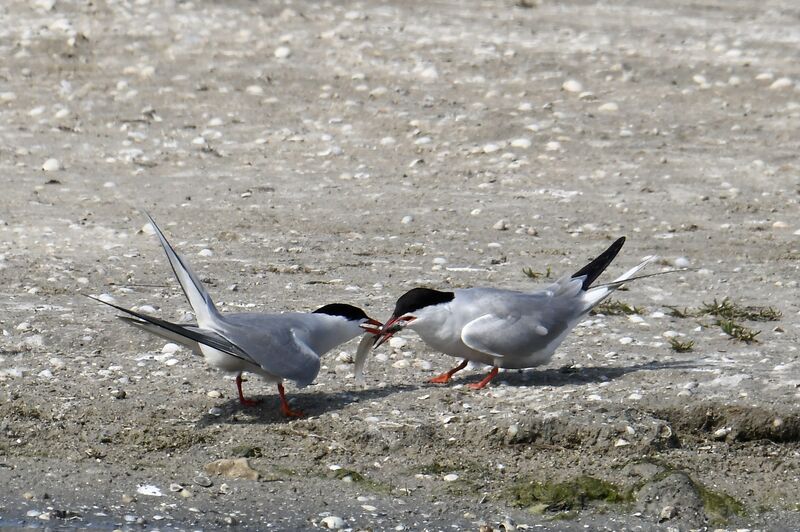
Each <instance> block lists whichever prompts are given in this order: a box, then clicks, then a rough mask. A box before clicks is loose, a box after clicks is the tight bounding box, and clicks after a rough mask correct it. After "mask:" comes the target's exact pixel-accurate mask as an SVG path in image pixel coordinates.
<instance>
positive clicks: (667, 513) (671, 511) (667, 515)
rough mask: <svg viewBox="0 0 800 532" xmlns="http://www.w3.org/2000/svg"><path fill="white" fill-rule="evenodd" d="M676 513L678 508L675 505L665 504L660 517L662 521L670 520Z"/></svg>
mask: <svg viewBox="0 0 800 532" xmlns="http://www.w3.org/2000/svg"><path fill="white" fill-rule="evenodd" d="M676 515H678V510H676V509H675V507H674V506H664V507H663V508H662V509H661V513H659V514H658V519H659V520H660V521H668V520H670V519H672V518H673V517H675V516H676Z"/></svg>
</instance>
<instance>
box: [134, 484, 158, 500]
mask: <svg viewBox="0 0 800 532" xmlns="http://www.w3.org/2000/svg"><path fill="white" fill-rule="evenodd" d="M136 493H138V494H139V495H147V496H148V497H163V496H164V494H163V493H161V490H160V489H159V488H158V487H157V486H153V485H152V484H139V485H138V486H136Z"/></svg>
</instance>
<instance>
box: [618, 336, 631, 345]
mask: <svg viewBox="0 0 800 532" xmlns="http://www.w3.org/2000/svg"><path fill="white" fill-rule="evenodd" d="M619 343H621V344H622V345H628V344H632V343H633V338H631V337H630V336H623V337H622V338H620V339H619Z"/></svg>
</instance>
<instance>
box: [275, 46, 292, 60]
mask: <svg viewBox="0 0 800 532" xmlns="http://www.w3.org/2000/svg"><path fill="white" fill-rule="evenodd" d="M273 55H274V56H275V57H277V58H278V59H286V58H287V57H289V56H290V55H292V50H291V49H290V48H289V47H288V46H278V47H277V48H275V51H274V52H273Z"/></svg>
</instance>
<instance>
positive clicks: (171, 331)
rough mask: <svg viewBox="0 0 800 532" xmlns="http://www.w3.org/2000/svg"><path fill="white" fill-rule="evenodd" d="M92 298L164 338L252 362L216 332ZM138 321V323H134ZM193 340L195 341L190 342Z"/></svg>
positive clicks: (127, 319)
mask: <svg viewBox="0 0 800 532" xmlns="http://www.w3.org/2000/svg"><path fill="white" fill-rule="evenodd" d="M86 297H88V298H90V299H94V300H95V301H99V302H100V303H103V304H104V305H108V306H109V307H113V308H115V309H117V310H119V311H120V312H124V313H125V314H128V315H130V316H133V318H129V317H127V316H121V318H123V320H125V321H127V322H128V323H131V324H133V325H136V326H137V327H139V328H140V329H144V330H146V331H147V332H149V333H153V334H156V335H158V336H161V337H162V338H166V339H168V340H176V339H177V337H180V338H184V339H185V341H180V340H178V341H180V342H181V343H182V344H184V345H187V346H189V347H193V346H194V345H195V344H201V345H205V346H208V347H211V348H214V349H217V350H219V351H222V352H223V353H227V354H229V355H231V356H233V357H236V358H239V359H242V360H245V361H247V362H252V358H251V357H250V356H248V354H247V353H245V352H244V351H242V350H241V349H240V348H239V347H237V346H236V345H234V344H232V343H231V342H229V341H228V340H226V339H225V338H223V337H222V336H220V335H218V334H216V333H214V332H211V331H209V332H204V331H200V330H197V329H196V328H195V327H193V326H186V325H179V324H177V323H172V322H170V321H167V320H162V319H161V318H156V317H155V316H150V315H148V314H143V313H141V312H137V311H135V310H131V309H127V308H125V307H120V306H119V305H115V304H113V303H109V302H107V301H103V300H102V299H98V298H96V297H92V296H86ZM133 322H136V323H133ZM155 328H158V329H159V331H158V332H156V330H155ZM190 342H193V343H190Z"/></svg>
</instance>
